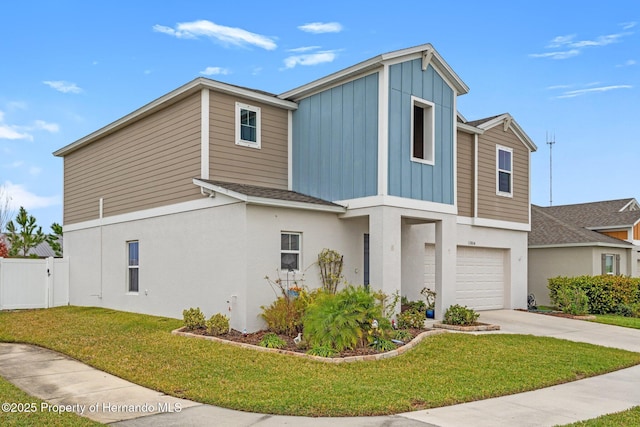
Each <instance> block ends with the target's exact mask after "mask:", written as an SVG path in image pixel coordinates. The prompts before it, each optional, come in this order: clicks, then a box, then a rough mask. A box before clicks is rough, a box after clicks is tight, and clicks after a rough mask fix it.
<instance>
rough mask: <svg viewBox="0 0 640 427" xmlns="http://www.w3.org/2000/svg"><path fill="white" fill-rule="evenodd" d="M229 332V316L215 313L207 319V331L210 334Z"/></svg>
mask: <svg viewBox="0 0 640 427" xmlns="http://www.w3.org/2000/svg"><path fill="white" fill-rule="evenodd" d="M227 332H229V318H228V317H227V316H225V315H224V314H222V313H216V314H214V315H213V316H211V318H210V319H209V320H207V333H208V334H210V335H224V334H226V333H227Z"/></svg>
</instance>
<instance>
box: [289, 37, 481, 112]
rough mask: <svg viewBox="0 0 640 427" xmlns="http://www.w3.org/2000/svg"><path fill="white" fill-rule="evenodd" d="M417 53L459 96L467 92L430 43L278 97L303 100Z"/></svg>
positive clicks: (376, 59)
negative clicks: (426, 58) (390, 62)
mask: <svg viewBox="0 0 640 427" xmlns="http://www.w3.org/2000/svg"><path fill="white" fill-rule="evenodd" d="M419 53H421V54H422V55H423V56H425V57H428V58H429V59H428V61H429V63H430V64H432V65H433V66H434V68H435V69H436V70H437V71H438V73H440V74H441V75H442V76H443V77H445V79H446V80H447V81H448V82H449V83H450V84H452V85H453V86H454V88H455V90H456V91H457V92H458V94H459V95H464V94H465V93H467V92H469V87H468V86H467V85H466V84H465V83H464V82H463V81H462V79H461V78H460V77H459V76H458V75H457V74H456V73H455V71H453V69H452V68H451V67H450V66H449V64H447V63H446V62H445V60H444V59H443V58H442V56H440V54H439V53H438V51H436V50H435V49H434V47H433V46H432V45H431V44H430V43H426V44H421V45H419V46H414V47H410V48H407V49H400V50H394V51H392V52H387V53H383V54H381V55H377V56H374V57H373V58H370V59H367V60H366V61H362V62H360V63H358V64H356V65H352V66H351V67H348V68H345V69H342V70H340V71H336V72H335V73H332V74H329V75H328V76H325V77H322V78H319V79H317V80H314V81H312V82H311V83H307V84H305V85H302V86H299V87H297V88H295V89H291V90H289V91H287V92H284V93H281V94H280V95H278V97H279V98H282V99H292V100H296V99H300V98H304V97H305V96H307V95H309V94H311V93H312V92H316V91H319V90H322V89H324V88H328V87H330V86H333V85H336V84H339V83H340V82H343V81H346V80H349V79H351V78H353V77H355V76H357V75H360V74H364V73H366V72H369V71H373V70H375V69H376V68H379V67H380V66H381V65H382V64H383V63H384V62H388V61H393V60H397V59H399V58H402V57H405V56H406V57H408V56H412V55H416V54H419Z"/></svg>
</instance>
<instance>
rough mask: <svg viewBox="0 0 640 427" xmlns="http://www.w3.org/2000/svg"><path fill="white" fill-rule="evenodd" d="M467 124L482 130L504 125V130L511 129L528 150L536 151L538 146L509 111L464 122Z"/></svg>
mask: <svg viewBox="0 0 640 427" xmlns="http://www.w3.org/2000/svg"><path fill="white" fill-rule="evenodd" d="M466 124H467V125H469V126H474V127H477V128H478V129H481V130H483V131H486V130H489V129H491V128H494V127H496V126H498V125H502V126H504V130H505V131H506V130H508V129H511V130H512V131H513V133H514V134H515V135H516V137H517V138H518V139H519V140H520V142H522V143H523V144H524V145H525V146H526V147H527V148H528V149H529V150H530V151H537V150H538V147H537V146H536V144H535V143H534V142H533V140H532V139H531V138H529V135H527V134H526V133H525V131H524V130H523V129H522V128H521V127H520V125H519V124H518V122H516V120H515V119H514V118H513V116H511V114H509V113H504V114H498V115H496V116H491V117H486V118H484V119H479V120H473V121H471V122H467V123H466Z"/></svg>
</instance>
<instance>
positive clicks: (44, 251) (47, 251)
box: [0, 234, 56, 258]
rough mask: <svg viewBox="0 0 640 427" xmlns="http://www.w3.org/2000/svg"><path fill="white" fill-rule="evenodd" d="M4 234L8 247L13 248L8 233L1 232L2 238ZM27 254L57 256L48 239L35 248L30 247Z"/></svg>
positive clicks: (42, 256) (43, 256) (0, 236)
mask: <svg viewBox="0 0 640 427" xmlns="http://www.w3.org/2000/svg"><path fill="white" fill-rule="evenodd" d="M3 236H4V242H5V244H6V245H7V249H11V243H9V239H7V237H6V235H2V234H0V238H2V237H3ZM27 256H34V257H38V258H49V257H55V256H56V253H55V252H54V250H53V249H51V246H49V243H48V242H47V241H44V242H42V243H40V244H39V245H38V246H36V247H35V248H31V249H29V252H28V253H27Z"/></svg>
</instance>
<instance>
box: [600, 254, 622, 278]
mask: <svg viewBox="0 0 640 427" xmlns="http://www.w3.org/2000/svg"><path fill="white" fill-rule="evenodd" d="M602 274H609V275H614V274H615V275H619V274H620V255H619V254H602Z"/></svg>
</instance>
